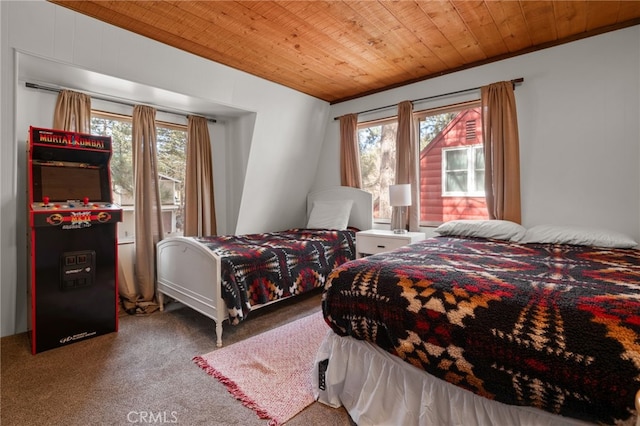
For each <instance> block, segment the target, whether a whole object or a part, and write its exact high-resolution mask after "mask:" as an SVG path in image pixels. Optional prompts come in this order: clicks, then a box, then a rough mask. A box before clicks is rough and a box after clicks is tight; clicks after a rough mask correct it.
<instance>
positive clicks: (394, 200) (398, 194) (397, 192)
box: [389, 183, 411, 206]
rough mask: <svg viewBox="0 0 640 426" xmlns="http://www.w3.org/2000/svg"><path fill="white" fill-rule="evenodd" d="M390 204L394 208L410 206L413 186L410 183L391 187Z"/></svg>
mask: <svg viewBox="0 0 640 426" xmlns="http://www.w3.org/2000/svg"><path fill="white" fill-rule="evenodd" d="M389 204H390V205H392V206H410V205H411V185H410V184H408V183H403V184H400V185H389Z"/></svg>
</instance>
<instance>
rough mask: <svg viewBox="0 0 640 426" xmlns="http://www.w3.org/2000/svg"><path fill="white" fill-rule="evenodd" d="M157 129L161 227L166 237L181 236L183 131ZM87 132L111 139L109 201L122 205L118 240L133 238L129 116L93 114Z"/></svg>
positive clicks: (131, 158) (130, 126)
mask: <svg viewBox="0 0 640 426" xmlns="http://www.w3.org/2000/svg"><path fill="white" fill-rule="evenodd" d="M171 127H172V128H166V127H157V128H156V136H157V157H158V177H159V188H160V201H161V203H162V217H163V227H164V230H165V234H167V235H182V216H183V211H184V176H185V166H186V154H185V153H186V141H187V132H186V130H179V128H180V127H186V126H176V127H177V128H173V126H171ZM91 133H92V134H95V135H103V136H111V144H112V154H111V190H112V198H113V202H114V203H116V204H119V205H120V206H122V213H123V214H122V216H123V217H122V222H121V223H119V224H118V239H119V240H120V241H121V242H122V241H127V240H130V239H132V238H133V236H134V231H135V227H134V210H135V206H134V176H133V152H132V150H133V142H132V136H131V134H132V122H131V118H130V117H126V116H114V117H112V116H111V114H105V113H94V115H93V116H92V117H91Z"/></svg>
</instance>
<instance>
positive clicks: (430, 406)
mask: <svg viewBox="0 0 640 426" xmlns="http://www.w3.org/2000/svg"><path fill="white" fill-rule="evenodd" d="M326 359H329V360H330V361H329V364H328V366H327V369H326V373H325V383H324V385H325V386H324V390H321V389H320V388H319V375H318V368H319V363H320V362H321V361H322V360H326ZM313 387H314V393H315V397H316V399H317V400H318V401H319V402H321V403H323V404H326V405H329V406H331V407H340V406H344V407H345V409H346V410H347V411H348V412H349V414H350V416H351V418H352V420H353V421H354V422H356V423H357V424H358V426H368V425H390V426H396V425H403V426H411V425H425V426H427V425H428V426H433V425H438V426H445V425H460V426H470V425H491V426H496V425H509V426H517V425H536V426H542V425H547V426H551V425H554V426H555V425H586V424H588V423H585V422H581V421H578V420H574V419H569V418H566V417H560V416H556V415H553V414H550V413H547V412H545V411H542V410H539V409H535V408H530V407H516V406H511V405H507V404H503V403H500V402H496V401H491V400H488V399H486V398H483V397H481V396H478V395H475V394H474V393H473V392H470V391H467V390H465V389H462V388H459V387H457V386H454V385H452V384H450V383H447V382H445V381H444V380H441V379H438V378H436V377H433V376H431V375H428V374H426V373H425V372H424V371H422V370H420V369H418V368H416V367H414V366H412V365H410V364H408V363H406V362H405V361H402V360H401V359H400V358H398V357H396V356H393V355H391V354H389V353H387V352H385V351H383V350H382V349H380V348H378V347H377V346H375V345H372V344H370V343H368V342H364V341H360V340H356V339H353V338H351V337H340V336H338V335H337V334H335V333H333V331H329V332H328V333H327V336H326V337H325V339H324V341H323V343H322V345H321V346H320V349H319V351H318V354H317V356H316V361H315V369H314V374H313Z"/></svg>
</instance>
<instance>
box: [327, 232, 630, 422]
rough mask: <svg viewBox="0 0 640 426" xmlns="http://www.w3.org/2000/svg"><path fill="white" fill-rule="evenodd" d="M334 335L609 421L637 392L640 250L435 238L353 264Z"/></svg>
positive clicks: (333, 322) (517, 399)
mask: <svg viewBox="0 0 640 426" xmlns="http://www.w3.org/2000/svg"><path fill="white" fill-rule="evenodd" d="M323 312H324V315H325V319H326V321H327V323H328V324H329V325H330V326H331V328H332V329H333V330H334V332H336V333H337V334H339V335H343V336H344V335H351V336H353V337H355V338H357V339H362V340H368V341H371V342H374V343H376V344H377V345H379V346H380V347H382V348H383V349H385V350H386V351H388V352H390V353H392V354H395V355H397V356H399V357H401V358H402V359H404V360H405V361H407V362H410V363H411V364H413V365H415V366H416V367H419V368H421V369H424V370H426V371H427V372H428V373H430V374H432V375H434V376H437V377H439V378H441V379H444V380H446V381H448V382H451V383H453V384H456V385H458V386H461V387H463V388H465V389H467V390H470V391H472V392H475V393H476V394H479V395H482V396H484V397H487V398H489V399H493V400H497V401H501V402H504V403H507V404H513V405H526V406H534V407H538V408H540V409H543V410H546V411H550V412H552V413H555V414H559V415H564V416H569V417H574V418H579V419H582V420H587V421H590V422H596V423H605V424H614V423H616V422H618V421H621V420H622V421H624V420H628V419H630V418H632V417H633V416H635V409H634V395H635V392H636V391H637V390H638V389H640V251H639V250H631V249H604V248H603V249H598V248H589V247H584V246H572V245H551V244H512V243H507V242H503V241H497V240H483V239H463V238H452V237H436V238H431V239H428V240H425V241H423V242H420V243H415V244H413V245H410V246H406V247H404V248H402V249H399V250H396V251H393V252H389V253H382V254H378V255H374V256H370V257H367V258H362V259H358V260H354V261H352V262H348V263H346V264H344V265H342V266H340V267H338V268H336V269H335V270H334V271H333V272H332V273H331V275H330V277H329V279H328V281H327V284H326V286H325V291H324V294H323Z"/></svg>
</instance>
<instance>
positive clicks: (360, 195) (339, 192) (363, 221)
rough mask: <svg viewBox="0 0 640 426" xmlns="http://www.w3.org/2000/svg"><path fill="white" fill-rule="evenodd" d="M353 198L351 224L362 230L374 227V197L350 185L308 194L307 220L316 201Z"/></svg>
mask: <svg viewBox="0 0 640 426" xmlns="http://www.w3.org/2000/svg"><path fill="white" fill-rule="evenodd" d="M341 200H353V205H352V207H351V214H350V215H349V226H352V227H354V228H358V229H360V230H363V231H364V230H367V229H371V228H373V197H372V196H371V193H370V192H367V191H363V190H362V189H358V188H351V187H349V186H336V187H332V188H326V189H321V190H318V191H313V192H310V193H309V194H308V195H307V220H309V215H310V214H311V209H312V207H313V203H314V201H341Z"/></svg>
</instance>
